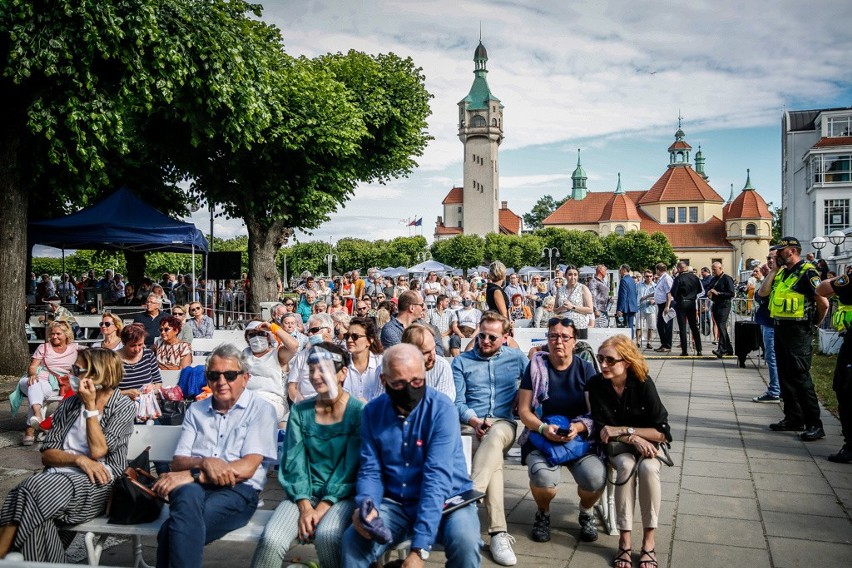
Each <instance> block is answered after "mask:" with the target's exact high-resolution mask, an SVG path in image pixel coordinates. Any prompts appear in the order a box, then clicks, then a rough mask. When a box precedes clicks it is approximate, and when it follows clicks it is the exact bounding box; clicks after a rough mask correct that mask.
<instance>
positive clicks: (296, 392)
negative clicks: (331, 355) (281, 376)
mask: <svg viewBox="0 0 852 568" xmlns="http://www.w3.org/2000/svg"><path fill="white" fill-rule="evenodd" d="M305 331H306V332H307V335H308V345H309V346H311V345H319V344H320V343H322V342H323V341H330V342H333V341H334V322H333V321H332V319H331V316H330V315H328V314H314V315H312V316H311V317H310V318H309V319H308V322H307V324H305ZM309 351H310V349H302V350H301V351H299V352H298V353H297V354H296V356H295V357H293V358H292V359H291V360H290V371H289V373H288V375H287V396H288V397H289V398H290V400H292V401H293V402H299V401H300V400H302V399H305V398H310V397H312V396H316V394H317V391H316V390H315V389H314V387H313V385H311V380H310V377H309V376H308V352H309Z"/></svg>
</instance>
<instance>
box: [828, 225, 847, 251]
mask: <svg viewBox="0 0 852 568" xmlns="http://www.w3.org/2000/svg"><path fill="white" fill-rule="evenodd" d="M828 240H829V241H831V244H833V245H834V256H840V245H842V244H843V242H844V241H845V240H846V234H845V233H844V232H843V231H841V230H839V229H838V230H837V231H832V232H831V234H830V235H828Z"/></svg>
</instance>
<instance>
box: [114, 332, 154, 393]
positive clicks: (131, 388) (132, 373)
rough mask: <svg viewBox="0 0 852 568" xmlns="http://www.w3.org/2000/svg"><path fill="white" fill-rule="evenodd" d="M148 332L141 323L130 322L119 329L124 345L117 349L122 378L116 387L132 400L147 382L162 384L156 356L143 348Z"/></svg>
mask: <svg viewBox="0 0 852 568" xmlns="http://www.w3.org/2000/svg"><path fill="white" fill-rule="evenodd" d="M147 335H148V332H147V331H145V327H144V326H143V325H142V324H141V323H132V324H130V325H128V326H126V327H125V328H124V329H122V330H121V342H122V343H124V347H122V348H121V349H119V350H118V351H117V353H118V355H119V356H120V357H121V362H122V364H123V365H124V378H123V379H122V380H121V384H120V385H118V388H119V389H120V390H121V394H123V395H124V396H128V397H130V398H132V399H133V400H136V399H137V398H139V395H140V394H142V389H143V387H144V386H145V385H147V384H153V385H155V386H156V387H157V388H159V387H160V386H162V384H163V377H162V375H161V374H160V367H159V366H158V365H157V356H156V355H155V354H154V352H153V351H151V350H150V349H146V348H145V337H147Z"/></svg>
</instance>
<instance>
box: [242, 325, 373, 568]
mask: <svg viewBox="0 0 852 568" xmlns="http://www.w3.org/2000/svg"><path fill="white" fill-rule="evenodd" d="M308 365H309V369H310V374H309V376H310V380H311V384H312V385H313V387H314V389H316V391H317V396H316V397H314V398H310V399H307V400H303V401H301V402H299V403H298V404H296V405H295V406H294V407H292V408H291V410H290V418H289V420H288V423H287V443H286V451H285V452H284V455H283V456H282V457H281V468H280V470H279V473H278V480H279V481H280V482H281V486H282V487H283V488H284V491H285V492H286V493H287V496H286V498H285V500H284V501H282V502H281V504H279V505H278V508H277V509H275V513H274V514H273V515H272V518H271V519H270V520H269V522H268V523H267V525H266V528H265V529H264V531H263V536H262V537H261V538H260V543H259V544H258V545H257V550H256V551H255V553H254V559H253V560H252V566H254V567H264V568H266V567H269V568H273V567H274V568H280V567H281V563H282V561H283V560H284V556H285V555H286V554H287V550H289V548H290V545H291V543H292V542H293V541H294V540H295V539H297V538H298V539H299V541H300V542H313V543H314V544H315V545H316V549H317V556H318V557H319V561H320V565H321V566H323V568H336V567H338V566H340V548H339V546H340V539H341V537H342V536H343V531H344V530H346V528H347V527H348V526H349V525H350V524H351V519H352V513H353V511H354V509H355V501H354V496H355V477H356V474H357V473H358V465H359V459H360V450H361V410H362V408H363V403H362V402H361V401H359V400H358V399H356V398H353V397H350V396H349V393H347V392H346V391H344V390H343V381H344V380H345V379H346V373H347V366H348V365H349V354H348V353H346V352H345V351H343V350H342V349H341V348H340V347H338V346H337V345H335V344H333V343H327V342H323V343H320V344H319V345H317V346H315V347H312V348H311V353H310V354H309V355H308Z"/></svg>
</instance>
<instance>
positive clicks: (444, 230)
mask: <svg viewBox="0 0 852 568" xmlns="http://www.w3.org/2000/svg"><path fill="white" fill-rule="evenodd" d="M463 232H464V231H463V230H462V228H461V227H445V226H444V224H443V223H441V224H440V225H435V234H436V235H461V234H462V233H463Z"/></svg>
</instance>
